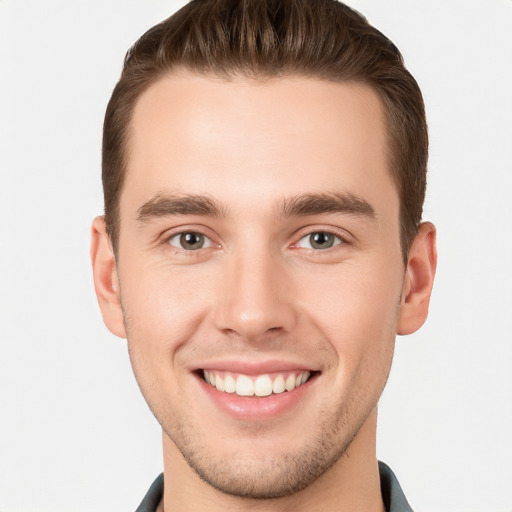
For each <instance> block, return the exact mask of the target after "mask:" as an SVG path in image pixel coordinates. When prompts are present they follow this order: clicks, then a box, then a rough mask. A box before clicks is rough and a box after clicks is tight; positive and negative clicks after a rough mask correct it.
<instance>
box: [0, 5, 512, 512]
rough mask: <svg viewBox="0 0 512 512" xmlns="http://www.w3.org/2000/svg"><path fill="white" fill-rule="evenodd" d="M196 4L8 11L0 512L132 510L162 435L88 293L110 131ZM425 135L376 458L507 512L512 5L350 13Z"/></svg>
mask: <svg viewBox="0 0 512 512" xmlns="http://www.w3.org/2000/svg"><path fill="white" fill-rule="evenodd" d="M182 3H183V2H173V1H163V0H152V1H151V2H148V1H147V0H115V1H114V0H109V1H105V0H101V1H100V0H94V1H93V0H88V1H69V0H48V1H42V0H0V16H1V27H0V30H1V32H0V34H1V35H0V37H1V41H0V43H1V46H0V52H1V67H0V73H1V91H0V101H1V111H0V119H1V152H0V155H1V156H0V158H1V160H0V170H1V188H0V234H1V239H0V249H1V250H0V258H1V260H0V297H1V298H0V336H1V345H0V406H1V409H0V511H1V512H61V511H74V512H88V511H91V512H92V511H95V512H102V511H105V512H106V511H109V512H112V511H113V512H117V511H119V512H121V511H127V510H134V509H135V508H136V506H137V504H138V503H139V501H140V499H141V497H142V496H143V495H144V493H145V492H146V489H147V487H148V485H149V484H150V482H151V481H152V480H153V478H154V477H155V476H156V475H157V474H158V473H159V472H160V471H161V468H162V463H161V447H160V434H159V428H158V425H157V423H156V420H154V419H153V417H152V416H151V414H150V412H149V410H148V409H147V407H146V405H145V403H144V401H143V399H142V398H141V396H140V393H139V391H138V389H137V387H136V384H135V381H134V378H133V377H132V374H131V369H130V366H129V362H128V357H127V351H126V344H125V341H124V340H119V339H117V338H115V337H114V336H113V335H111V334H110V333H109V332H108V331H107V330H106V328H105V327H104V326H103V324H102V321H101V317H100V314H99V310H98V307H97V305H96V302H95V297H94V295H93V286H92V280H91V271H90V265H89V258H88V245H89V226H90V221H91V219H92V218H93V216H94V215H97V214H99V213H101V211H102V195H101V186H100V142H101V129H102V118H103V114H104V110H105V106H106V103H107V101H108V98H109V95H110V92H111V90H112V88H113V86H114V84H115V81H116V80H117V78H118V76H119V73H120V70H121V63H122V58H123V56H124V52H125V50H126V49H127V48H128V47H129V46H130V45H131V43H132V42H133V41H134V40H135V39H136V38H137V37H138V36H139V35H141V34H142V32H143V31H144V30H146V29H147V28H149V27H150V26H151V25H152V24H154V23H156V22H157V21H160V20H161V19H163V18H164V17H167V16H168V15H169V14H170V13H171V12H173V11H174V10H175V8H176V7H177V6H179V5H181V4H182ZM351 5H353V6H354V7H356V8H357V9H359V10H360V11H361V12H363V13H364V14H366V16H367V17H368V18H369V19H370V21H371V22H372V23H373V24H375V25H376V26H377V27H378V28H379V29H380V30H382V31H383V32H384V33H385V34H387V35H388V36H389V37H390V38H391V39H392V40H393V41H394V42H395V43H396V44H397V46H398V47H399V48H400V49H401V51H402V52H403V54H404V57H405V60H406V64H407V66H408V67H409V69H410V70H411V71H412V72H413V74H414V75H415V76H416V78H417V80H418V81H419V83H420V86H421V87H422V90H423V92H424V96H425V101H426V105H427V113H428V117H429V124H430V134H431V158H430V175H429V192H428V195H429V197H428V200H427V204H426V209H425V218H426V219H428V220H433V221H435V223H436V224H437V227H438V231H439V254H440V258H439V269H438V276H437V282H436V286H435V293H434V295H433V299H432V306H431V315H430V319H429V320H428V322H427V324H426V325H425V327H424V328H423V329H422V330H421V331H420V332H419V333H417V334H416V335H413V336H410V337H407V338H399V339H398V343H397V351H396V357H395V364H394V368H393V371H392V374H391V379H390V382H389V384H388V388H387V390H386V391H385V394H384V397H383V399H382V402H381V409H380V429H379V437H378V439H379V443H378V455H379V457H380V458H381V459H382V460H385V461H387V462H388V463H389V464H390V465H391V466H392V468H393V469H394V470H395V472H396V474H397V475H398V477H399V480H400V482H401V484H402V486H403V488H404V489H405V492H406V495H407V496H408V498H409V500H410V502H411V504H412V505H413V507H415V509H416V510H417V512H423V511H424V512H427V511H428V512H456V511H457V512H459V511H460V512H510V511H512V321H511V318H512V199H511V196H512V57H511V56H512V29H511V27H512V1H511V0H485V1H483V0H478V1H477V0H444V1H442V0H435V1H430V2H424V1H416V0H415V1H411V0H389V1H388V0H380V1H377V0H354V1H353V2H352V4H351Z"/></svg>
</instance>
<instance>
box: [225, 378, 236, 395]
mask: <svg viewBox="0 0 512 512" xmlns="http://www.w3.org/2000/svg"><path fill="white" fill-rule="evenodd" d="M224 391H225V392H226V393H234V392H235V391H236V382H235V379H234V378H233V377H231V375H226V378H225V379H224Z"/></svg>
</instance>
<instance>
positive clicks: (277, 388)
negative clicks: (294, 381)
mask: <svg viewBox="0 0 512 512" xmlns="http://www.w3.org/2000/svg"><path fill="white" fill-rule="evenodd" d="M284 390H285V387H284V377H283V376H282V375H278V376H277V377H276V378H275V379H274V383H273V384H272V391H273V392H274V393H282V392H283V391H284Z"/></svg>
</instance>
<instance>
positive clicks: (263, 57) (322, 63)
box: [102, 0, 428, 262]
mask: <svg viewBox="0 0 512 512" xmlns="http://www.w3.org/2000/svg"><path fill="white" fill-rule="evenodd" d="M177 67H181V68H186V69H189V70H191V71H194V72H197V73H201V74H211V75H215V76H220V77H225V78H229V77H232V76H234V75H238V76H243V77H247V78H267V77H268V78H272V77H277V78H278V77H284V76H289V75H305V76H313V77H318V78H321V79H326V80H334V81H339V82H346V81H357V82H362V83H365V84H368V85H370V86H371V87H372V88H373V89H374V90H375V91H376V92H377V93H378V95H379V97H380V99H381V101H382V102H383V105H384V109H385V114H386V123H387V129H388V144H389V166H390V171H391V174H392V177H393V179H394V182H395V184H396V186H397V189H398V193H399V197H400V230H401V233H400V235H401V247H402V254H403V257H404V261H405V262H406V261H407V255H408V251H409V247H410V244H411V243H412V240H413V239H414V237H415V235H416V233H417V230H418V226H419V224H420V221H421V215H422V209H423V202H424V199H425V189H426V170H427V157H428V135H427V124H426V119H425V109H424V105H423V98H422V95H421V91H420V89H419V87H418V84H417V82H416V81H415V79H414V78H413V76H412V75H411V74H410V73H409V72H408V71H407V69H406V68H405V67H404V64H403V59H402V56H401V54H400V52H399V51H398V49H397V48H396V46H395V45H394V44H393V43H392V42H391V41H390V40H389V39H387V38H386V37H385V36H384V35H383V34H382V33H381V32H379V31H378V30H377V29H375V28H374V27H372V26H371V25H370V24H369V23H368V22H367V20H366V18H364V17H363V16H362V15H361V14H359V13H358V12H356V11H354V10H353V9H351V8H349V7H347V6H346V5H344V4H342V3H341V2H338V1H336V0H192V1H191V2H190V3H188V4H187V5H185V6H184V7H182V8H181V9H180V10H179V11H177V12H176V13H175V14H174V15H172V16H171V17H170V18H168V19H166V20H165V21H163V22H162V23H160V24H158V25H156V26H154V27H153V28H151V29H150V30H148V31H147V32H146V33H145V34H144V35H143V36H142V37H141V38H140V39H139V40H138V41H137V42H136V43H135V44H134V45H133V46H132V48H130V50H128V53H127V54H126V57H125V61H124V68H123V71H122V74H121V78H120V79H119V82H118V83H117V85H116V87H115V89H114V91H113V93H112V97H111V99H110V101H109V104H108V107H107V111H106V115H105V123H104V130H103V155H102V157H103V158H102V169H103V175H102V176H103V192H104V198H105V221H106V225H107V231H108V233H109V235H110V237H111V239H112V243H113V246H114V250H115V251H116V249H117V243H118V236H119V224H120V218H119V198H120V194H121V191H122V188H123V181H124V175H125V170H126V163H127V159H128V153H129V144H128V142H129V128H130V121H131V118H132V115H133V111H134V107H135V103H136V102H137V99H138V98H139V96H140V95H141V93H142V92H143V91H144V90H145V89H146V88H147V87H148V86H149V85H151V84H152V83H153V82H155V81H156V80H157V79H158V78H160V77H161V76H162V75H164V74H166V73H169V72H170V71H172V70H173V69H176V68H177Z"/></svg>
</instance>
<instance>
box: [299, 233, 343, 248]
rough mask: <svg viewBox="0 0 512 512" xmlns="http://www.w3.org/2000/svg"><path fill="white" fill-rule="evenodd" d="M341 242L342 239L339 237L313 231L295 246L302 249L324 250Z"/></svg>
mask: <svg viewBox="0 0 512 512" xmlns="http://www.w3.org/2000/svg"><path fill="white" fill-rule="evenodd" d="M342 242H343V239H342V238H341V237H340V236H337V235H333V234H332V233H327V232H326V231H315V232H314V233H309V234H308V235H306V236H303V237H302V238H301V239H300V240H299V242H298V243H297V246H298V247H302V248H303V249H314V250H322V249H324V250H325V249H330V248H331V247H334V246H335V245H339V244H341V243H342Z"/></svg>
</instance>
